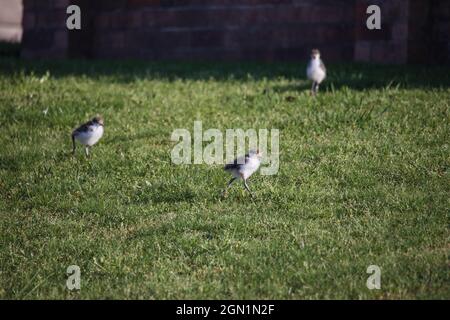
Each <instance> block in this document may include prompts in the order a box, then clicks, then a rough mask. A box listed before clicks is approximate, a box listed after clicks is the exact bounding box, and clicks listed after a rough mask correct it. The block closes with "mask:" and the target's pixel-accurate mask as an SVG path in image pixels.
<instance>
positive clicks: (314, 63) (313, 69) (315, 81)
mask: <svg viewBox="0 0 450 320" xmlns="http://www.w3.org/2000/svg"><path fill="white" fill-rule="evenodd" d="M306 76H307V77H308V79H309V80H311V81H312V87H311V94H312V95H316V94H317V92H318V91H319V85H320V84H321V83H322V81H323V80H325V78H326V76H327V69H326V68H325V64H324V63H323V61H322V59H321V58H320V51H319V50H317V49H313V50H312V51H311V60H310V61H309V63H308V67H307V68H306Z"/></svg>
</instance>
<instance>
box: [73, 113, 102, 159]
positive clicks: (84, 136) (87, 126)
mask: <svg viewBox="0 0 450 320" xmlns="http://www.w3.org/2000/svg"><path fill="white" fill-rule="evenodd" d="M102 136H103V118H102V117H100V116H96V117H94V118H93V119H92V120H91V121H88V122H86V123H84V124H82V125H81V126H79V127H78V128H77V129H75V130H74V131H73V132H72V143H73V150H72V153H73V154H75V148H76V143H75V141H78V142H79V143H81V144H82V145H84V146H85V152H86V156H89V148H90V147H92V146H93V145H94V144H96V143H97V142H98V141H99V140H100V138H101V137H102Z"/></svg>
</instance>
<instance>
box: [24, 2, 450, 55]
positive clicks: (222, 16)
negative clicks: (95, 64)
mask: <svg viewBox="0 0 450 320" xmlns="http://www.w3.org/2000/svg"><path fill="white" fill-rule="evenodd" d="M70 4H77V5H79V6H80V7H81V11H82V30H81V31H69V30H67V28H66V19H67V16H68V15H67V14H66V8H67V6H68V5H70ZM370 4H378V5H379V6H380V7H381V10H382V30H376V31H369V30H367V28H366V19H367V17H368V15H367V14H366V8H367V6H368V5H370ZM23 5H24V15H23V43H22V51H21V55H22V56H23V57H26V58H74V57H76V58H96V59H104V58H119V59H122V58H139V59H151V60H200V61H203V60H210V61H221V60H231V61H236V60H237V61H249V60H257V61H285V60H289V61H304V60H305V58H307V57H308V53H309V51H310V49H311V48H313V47H318V48H320V49H321V51H322V53H323V56H324V57H326V60H327V61H332V62H334V61H360V62H376V63H400V64H403V63H448V62H449V61H450V1H448V0H428V1H426V0H389V1H387V0H384V1H383V0H370V1H369V0H248V1H231V0H184V1H182V0H96V1H90V0H24V1H23Z"/></svg>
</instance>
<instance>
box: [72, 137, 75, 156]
mask: <svg viewBox="0 0 450 320" xmlns="http://www.w3.org/2000/svg"><path fill="white" fill-rule="evenodd" d="M72 145H73V149H72V154H75V148H76V145H75V137H74V135H72Z"/></svg>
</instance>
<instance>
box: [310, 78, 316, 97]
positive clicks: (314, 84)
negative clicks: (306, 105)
mask: <svg viewBox="0 0 450 320" xmlns="http://www.w3.org/2000/svg"><path fill="white" fill-rule="evenodd" d="M316 83H317V82H315V81H313V83H312V87H311V95H312V96H315V95H316Z"/></svg>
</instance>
